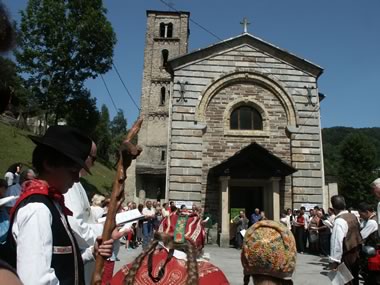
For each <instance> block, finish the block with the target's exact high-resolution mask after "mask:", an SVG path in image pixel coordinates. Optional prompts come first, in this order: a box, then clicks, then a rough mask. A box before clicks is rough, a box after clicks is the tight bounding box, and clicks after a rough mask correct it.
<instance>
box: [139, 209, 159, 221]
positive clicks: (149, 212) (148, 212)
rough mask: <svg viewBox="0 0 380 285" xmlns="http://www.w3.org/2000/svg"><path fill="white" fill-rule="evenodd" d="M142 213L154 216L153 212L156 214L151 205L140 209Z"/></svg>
mask: <svg viewBox="0 0 380 285" xmlns="http://www.w3.org/2000/svg"><path fill="white" fill-rule="evenodd" d="M142 214H143V215H144V216H154V215H155V214H156V210H155V209H154V208H153V207H151V208H150V209H148V208H144V209H143V210H142ZM147 222H148V221H144V222H143V223H147Z"/></svg>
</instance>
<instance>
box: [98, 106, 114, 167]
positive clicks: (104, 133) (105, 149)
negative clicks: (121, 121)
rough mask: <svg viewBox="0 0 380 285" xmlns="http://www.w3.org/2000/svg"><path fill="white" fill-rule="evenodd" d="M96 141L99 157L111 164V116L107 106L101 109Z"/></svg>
mask: <svg viewBox="0 0 380 285" xmlns="http://www.w3.org/2000/svg"><path fill="white" fill-rule="evenodd" d="M94 140H95V142H96V144H97V147H98V157H99V158H100V159H101V160H103V161H104V162H109V151H110V145H111V142H112V140H111V132H110V114H109V111H108V108H107V106H106V105H104V104H103V105H102V107H101V109H100V118H99V123H98V125H97V126H96V130H95V135H94Z"/></svg>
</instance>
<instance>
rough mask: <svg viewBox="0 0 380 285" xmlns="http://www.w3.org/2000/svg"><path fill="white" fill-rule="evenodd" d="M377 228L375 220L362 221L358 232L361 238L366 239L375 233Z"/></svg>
mask: <svg viewBox="0 0 380 285" xmlns="http://www.w3.org/2000/svg"><path fill="white" fill-rule="evenodd" d="M378 227H379V226H378V224H377V222H376V221H375V220H372V219H369V220H368V221H364V223H363V227H362V230H361V231H360V234H361V236H362V238H363V239H366V238H367V237H368V236H369V235H370V234H372V233H374V232H376V231H377V230H378Z"/></svg>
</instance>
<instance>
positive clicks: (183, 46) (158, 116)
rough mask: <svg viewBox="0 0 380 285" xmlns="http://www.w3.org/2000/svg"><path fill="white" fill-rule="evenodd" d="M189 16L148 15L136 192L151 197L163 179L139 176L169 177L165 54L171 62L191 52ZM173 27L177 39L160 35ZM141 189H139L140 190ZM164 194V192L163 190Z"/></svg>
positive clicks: (169, 81) (169, 76)
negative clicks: (168, 26)
mask: <svg viewBox="0 0 380 285" xmlns="http://www.w3.org/2000/svg"><path fill="white" fill-rule="evenodd" d="M188 20H189V14H188V13H181V12H179V13H176V12H160V11H148V12H147V29H146V37H145V50H144V72H143V81H142V95H141V113H140V116H141V117H142V118H143V120H144V122H143V124H142V127H141V130H140V132H139V135H138V144H139V145H140V146H141V147H142V148H143V152H142V153H141V155H140V156H139V157H138V159H137V163H136V173H137V177H136V184H135V185H136V186H135V189H133V190H132V189H131V190H129V191H133V192H134V193H136V191H138V190H140V189H142V188H141V187H145V188H147V189H144V190H145V191H146V195H147V197H150V196H152V193H154V192H155V191H156V189H157V187H158V186H159V185H157V181H161V177H153V178H152V179H151V181H150V182H149V181H143V179H146V178H143V177H139V173H144V175H146V174H147V172H148V171H149V168H150V169H151V170H150V174H153V175H165V166H166V156H167V141H168V116H169V103H170V97H171V94H170V88H171V75H170V73H168V72H167V71H166V69H165V65H164V62H163V57H162V51H163V50H167V51H168V52H169V56H168V60H170V59H171V58H173V57H176V56H179V55H181V54H184V53H186V52H187V44H188V42H187V41H188V28H189V25H188ZM161 23H164V24H168V23H172V24H173V36H172V37H171V38H165V37H161V36H160V24H161ZM162 87H164V88H165V102H164V103H163V104H161V88H162ZM136 187H137V188H136ZM162 191H164V189H162Z"/></svg>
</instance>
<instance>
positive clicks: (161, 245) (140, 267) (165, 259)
mask: <svg viewBox="0 0 380 285" xmlns="http://www.w3.org/2000/svg"><path fill="white" fill-rule="evenodd" d="M204 241H205V235H204V230H203V223H202V219H201V218H200V217H199V216H198V214H196V213H194V214H192V213H191V214H188V213H186V214H181V212H178V213H177V212H173V213H171V214H170V215H169V216H168V217H166V218H164V219H163V221H162V222H161V225H160V227H159V229H158V232H157V233H156V234H155V237H154V240H153V242H152V243H151V244H150V247H149V248H148V249H147V250H146V251H144V252H143V253H141V254H140V255H139V256H138V257H137V258H136V259H135V261H134V262H132V263H130V264H127V265H125V266H124V267H123V268H122V269H121V270H120V271H119V272H118V273H116V275H115V276H114V278H113V279H112V281H111V285H122V284H123V285H124V284H130V285H132V284H133V285H149V284H157V285H163V284H176V285H185V284H186V285H190V284H191V285H197V284H199V285H227V284H229V282H228V280H227V278H226V276H225V275H224V273H223V272H222V271H221V270H220V269H219V268H218V267H216V266H214V265H213V264H211V263H210V262H208V261H205V260H197V257H199V254H200V252H201V251H202V248H203V246H204Z"/></svg>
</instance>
